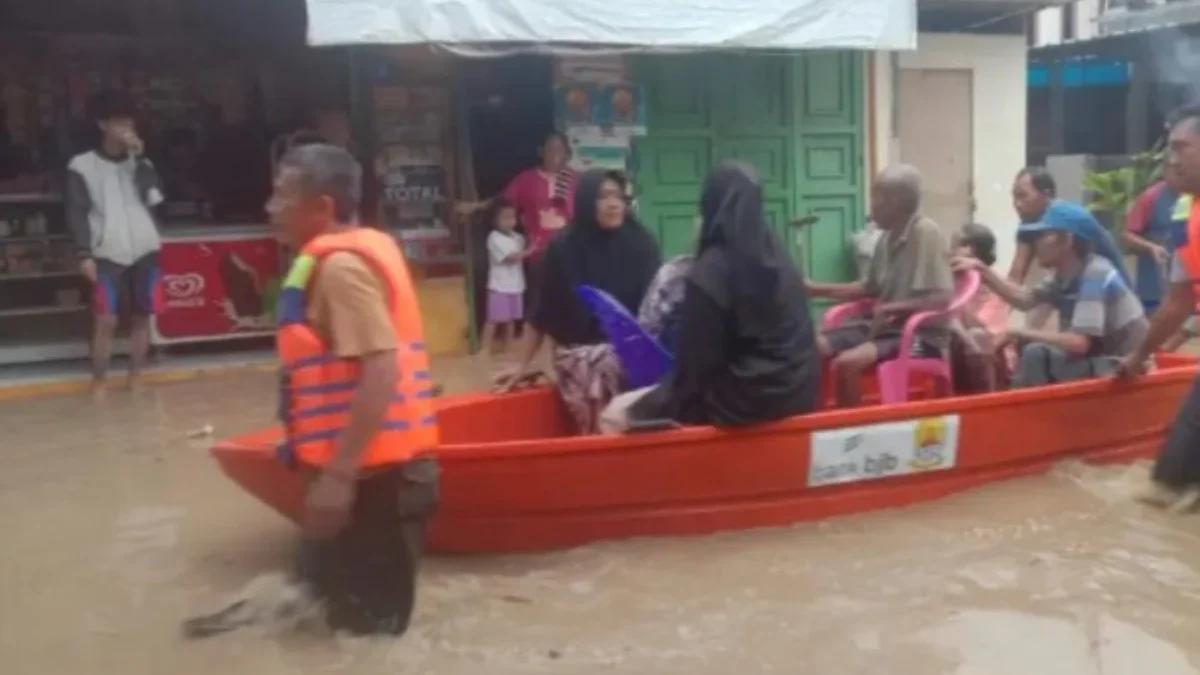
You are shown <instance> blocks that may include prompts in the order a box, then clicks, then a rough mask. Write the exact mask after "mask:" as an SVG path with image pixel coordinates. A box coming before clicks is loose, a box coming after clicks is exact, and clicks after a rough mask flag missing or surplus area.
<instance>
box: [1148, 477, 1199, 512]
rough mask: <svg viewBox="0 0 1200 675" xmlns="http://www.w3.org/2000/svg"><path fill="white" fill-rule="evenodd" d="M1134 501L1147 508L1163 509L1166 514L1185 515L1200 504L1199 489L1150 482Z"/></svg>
mask: <svg viewBox="0 0 1200 675" xmlns="http://www.w3.org/2000/svg"><path fill="white" fill-rule="evenodd" d="M1134 499H1135V500H1137V501H1139V502H1141V503H1143V504H1147V505H1149V506H1154V507H1158V508H1160V509H1164V510H1165V511H1167V512H1168V513H1172V514H1178V513H1186V512H1188V511H1191V510H1192V509H1194V508H1195V507H1196V504H1197V503H1200V487H1198V486H1191V487H1187V488H1182V489H1180V488H1173V487H1170V486H1168V485H1164V484H1162V483H1159V482H1157V481H1154V480H1151V481H1150V483H1149V484H1148V485H1146V487H1144V488H1143V489H1142V490H1140V491H1139V492H1137V493H1136V494H1135V495H1134Z"/></svg>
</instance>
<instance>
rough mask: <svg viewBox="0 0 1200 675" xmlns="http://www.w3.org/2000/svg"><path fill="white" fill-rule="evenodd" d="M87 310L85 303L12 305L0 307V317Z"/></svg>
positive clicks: (69, 312)
mask: <svg viewBox="0 0 1200 675" xmlns="http://www.w3.org/2000/svg"><path fill="white" fill-rule="evenodd" d="M87 310H88V306H87V305H67V306H58V305H53V306H49V307H13V308H11V309H0V319H8V318H13V317H18V316H36V315H39V314H72V313H74V312H86V311H87Z"/></svg>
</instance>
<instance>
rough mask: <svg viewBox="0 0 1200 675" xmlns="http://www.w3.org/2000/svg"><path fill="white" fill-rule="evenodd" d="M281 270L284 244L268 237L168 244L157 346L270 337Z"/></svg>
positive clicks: (162, 266)
mask: <svg viewBox="0 0 1200 675" xmlns="http://www.w3.org/2000/svg"><path fill="white" fill-rule="evenodd" d="M281 264H282V261H281V255H280V249H279V244H278V243H276V241H275V239H274V238H273V237H271V236H268V235H267V234H265V233H263V234H260V235H256V236H246V237H227V238H222V237H221V235H220V234H219V233H218V234H214V235H213V236H212V237H211V238H195V239H183V240H175V241H170V240H168V241H166V242H164V243H163V246H162V250H161V252H160V253H159V267H160V269H161V274H162V277H161V279H160V289H159V292H160V307H159V314H158V316H157V317H155V321H154V341H155V342H156V343H158V344H170V343H173V342H201V341H207V340H221V339H228V338H235V337H248V336H254V335H269V334H270V333H272V332H273V331H274V330H275V325H274V324H275V321H274V316H275V307H274V305H275V300H276V298H277V296H278V287H279V279H280V275H281Z"/></svg>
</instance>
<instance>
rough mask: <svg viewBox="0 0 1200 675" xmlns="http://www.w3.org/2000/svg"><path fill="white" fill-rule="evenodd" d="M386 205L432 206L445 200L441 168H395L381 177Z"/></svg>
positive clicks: (444, 182) (444, 181)
mask: <svg viewBox="0 0 1200 675" xmlns="http://www.w3.org/2000/svg"><path fill="white" fill-rule="evenodd" d="M379 178H380V180H379V182H380V183H381V184H382V185H381V190H382V196H383V201H384V203H385V204H431V203H438V202H441V201H444V200H445V193H444V190H445V186H446V175H445V172H444V171H443V170H442V167H440V166H433V165H425V166H394V167H391V168H390V169H389V170H388V171H387V173H385V174H383V175H382V176H380V177H379Z"/></svg>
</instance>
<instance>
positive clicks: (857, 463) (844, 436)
mask: <svg viewBox="0 0 1200 675" xmlns="http://www.w3.org/2000/svg"><path fill="white" fill-rule="evenodd" d="M958 428H959V418H958V415H941V416H938V417H924V418H921V419H915V420H904V421H902V422H886V423H883V424H869V425H865V426H859V427H845V428H843V429H828V430H825V431H818V432H815V433H814V434H813V435H812V454H811V458H810V459H809V463H808V486H809V487H820V486H822V485H838V484H842V483H856V482H858V481H863V480H873V479H876V478H887V477H889V476H904V475H907V474H913V473H922V472H925V471H940V470H942V469H951V468H954V464H955V462H956V461H957V459H958Z"/></svg>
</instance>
